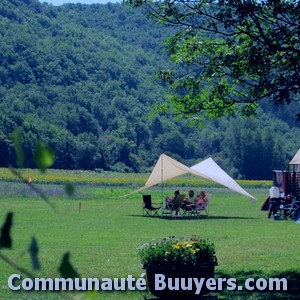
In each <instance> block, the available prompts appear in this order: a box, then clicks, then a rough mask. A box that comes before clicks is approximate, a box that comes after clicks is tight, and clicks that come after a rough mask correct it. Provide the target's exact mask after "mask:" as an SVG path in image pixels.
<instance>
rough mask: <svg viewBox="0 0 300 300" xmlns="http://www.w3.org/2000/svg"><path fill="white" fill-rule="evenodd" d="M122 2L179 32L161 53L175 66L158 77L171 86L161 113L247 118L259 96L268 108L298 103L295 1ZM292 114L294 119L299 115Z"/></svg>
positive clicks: (298, 4)
mask: <svg viewBox="0 0 300 300" xmlns="http://www.w3.org/2000/svg"><path fill="white" fill-rule="evenodd" d="M127 3H130V4H132V5H133V6H136V7H140V6H141V7H143V8H144V9H145V10H146V12H147V14H148V16H150V17H152V18H154V19H156V20H158V21H159V22H160V23H162V24H164V25H166V26H176V27H177V28H178V32H177V33H176V34H175V35H173V36H172V37H170V38H169V39H168V40H167V42H166V48H167V52H168V54H169V55H170V57H171V59H172V60H173V62H174V63H175V64H176V65H178V66H179V68H176V70H162V71H161V72H160V79H161V80H162V81H164V82H166V83H167V84H168V86H169V93H168V95H167V97H166V99H167V101H166V102H165V103H164V104H163V105H160V106H159V107H158V110H159V111H160V112H172V113H175V114H176V115H189V116H193V117H199V118H206V117H210V118H215V117H220V116H224V115H234V114H241V115H247V116H248V115H252V114H255V112H256V109H257V107H258V103H259V102H260V101H261V100H263V99H268V100H269V102H270V103H271V104H272V105H287V104H290V103H292V102H298V101H299V100H300V1H290V0H264V1H255V0H227V1H225V0H215V1H214V0H195V1H187V0H179V1H173V0H163V1H159V2H153V1H151V0H128V1H127ZM174 69H175V68H174ZM179 70H180V71H179ZM166 75H167V76H166ZM295 113H298V115H297V116H298V118H299V116H300V112H295Z"/></svg>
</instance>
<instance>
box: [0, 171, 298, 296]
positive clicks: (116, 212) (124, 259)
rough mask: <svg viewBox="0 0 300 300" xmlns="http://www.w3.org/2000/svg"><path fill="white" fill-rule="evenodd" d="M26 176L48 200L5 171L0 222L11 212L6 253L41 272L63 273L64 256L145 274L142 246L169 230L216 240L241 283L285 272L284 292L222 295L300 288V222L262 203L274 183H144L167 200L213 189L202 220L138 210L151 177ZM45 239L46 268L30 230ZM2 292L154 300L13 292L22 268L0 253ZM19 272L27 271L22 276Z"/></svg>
mask: <svg viewBox="0 0 300 300" xmlns="http://www.w3.org/2000/svg"><path fill="white" fill-rule="evenodd" d="M20 171H21V174H22V176H23V177H24V179H26V180H27V179H28V178H31V179H32V182H33V183H32V184H34V185H35V186H36V187H37V188H38V189H39V190H40V191H42V193H43V194H44V195H46V196H47V198H48V199H49V201H51V203H52V204H53V205H54V207H55V209H53V208H52V207H51V206H50V205H49V203H48V202H46V201H44V200H42V199H41V198H40V197H39V196H38V195H36V193H35V192H34V191H33V190H32V189H30V187H29V185H27V184H24V183H22V182H21V181H20V180H19V179H16V178H15V177H14V176H13V175H12V174H11V173H10V171H9V170H7V169H1V170H0V207H1V214H0V218H1V220H2V221H1V223H3V221H4V219H5V215H6V213H7V212H9V211H12V212H14V220H13V227H12V238H13V249H12V250H6V249H2V250H1V254H3V255H4V256H5V257H8V258H9V259H10V260H11V261H13V262H15V263H16V264H17V265H18V266H21V267H23V268H25V269H26V270H29V271H30V272H32V273H33V274H34V276H35V277H45V278H48V277H51V278H54V277H59V276H60V274H59V272H58V267H59V265H60V262H61V258H62V256H63V254H64V253H66V252H70V260H71V263H72V264H73V266H74V268H75V269H76V270H77V272H78V273H79V274H80V276H81V277H97V278H99V279H101V278H104V277H108V278H115V277H118V278H122V277H127V276H128V275H129V274H130V275H133V276H134V277H135V278H138V277H140V276H141V274H142V273H143V272H144V270H142V269H141V266H140V261H139V257H138V250H137V249H138V247H139V246H140V245H141V244H143V243H145V242H147V241H150V240H152V239H157V238H161V237H164V236H173V235H176V236H188V235H191V234H194V233H195V234H198V235H201V236H203V237H204V238H209V239H210V240H211V241H213V243H215V246H216V253H217V257H218V262H219V265H218V266H217V267H216V277H225V278H230V277H235V278H237V279H238V280H239V281H240V282H242V281H243V280H244V279H245V278H247V277H254V278H259V277H264V278H269V277H286V278H287V279H288V282H289V286H288V287H289V290H288V291H287V292H286V293H283V294H281V293H275V292H264V293H261V292H258V291H252V292H249V291H248V292H247V291H227V290H223V291H219V292H214V293H211V295H214V296H216V297H217V298H218V299H229V298H234V299H298V298H296V297H297V295H299V284H298V282H299V279H300V275H299V269H300V256H299V245H300V237H299V229H300V225H299V224H296V223H295V222H293V221H291V220H288V221H275V220H273V219H268V218H267V213H266V212H264V211H261V205H262V203H263V202H264V200H265V199H266V197H267V195H268V188H269V186H270V185H271V182H269V181H264V182H262V181H240V182H239V183H240V184H241V185H242V186H243V187H244V188H245V189H246V190H247V191H248V192H250V193H251V194H252V195H253V196H255V197H256V198H257V199H258V200H257V203H255V204H254V203H252V202H251V201H250V200H249V199H248V198H245V197H244V196H241V195H239V194H236V193H233V192H231V191H229V190H228V189H226V188H222V187H221V186H219V185H217V184H213V183H211V182H208V181H206V180H201V179H198V178H195V177H192V176H184V177H181V178H177V179H174V180H172V181H170V182H168V183H167V184H165V185H164V188H163V189H162V188H161V187H159V186H158V187H155V188H153V189H150V190H145V191H143V193H150V194H151V195H152V197H153V200H154V201H155V202H161V201H162V200H163V198H164V197H165V196H166V195H168V194H173V191H174V188H179V189H180V191H181V192H183V193H187V192H188V190H189V189H190V188H193V189H194V190H195V191H200V190H202V189H205V190H206V191H208V192H209V193H211V194H212V195H213V196H212V199H211V203H210V206H209V217H204V216H203V217H201V218H199V219H182V218H175V219H161V218H146V217H143V216H142V193H141V192H139V193H135V194H132V195H130V196H128V197H125V198H120V196H122V195H124V194H127V193H129V192H131V191H133V190H135V189H136V188H139V187H141V186H143V184H144V183H145V181H146V179H147V176H148V175H149V174H114V173H104V172H102V173H99V172H87V171H82V172H81V171H57V170H48V171H47V172H46V174H40V173H39V172H38V171H35V170H20ZM67 182H69V183H73V184H74V186H75V193H74V195H73V196H68V195H66V193H65V190H64V184H65V183H67ZM33 236H34V237H35V238H36V239H37V241H38V246H39V253H38V256H39V259H40V262H41V266H42V269H41V270H40V271H33V270H32V268H31V262H30V257H29V254H28V247H29V244H30V241H31V238H32V237H33ZM0 265H1V273H0V289H1V290H0V299H122V300H123V299H125V300H126V299H132V300H134V299H136V300H142V299H149V298H151V295H149V294H148V293H147V292H140V291H127V292H122V291H119V292H95V293H93V292H92V293H86V292H68V293H66V292H45V291H39V292H26V291H22V292H13V291H10V290H9V288H8V286H7V279H8V277H9V276H10V275H11V274H13V273H18V272H19V271H17V270H16V269H15V268H14V267H12V266H11V265H9V264H8V263H6V262H4V261H3V260H0ZM21 275H22V276H25V275H23V274H21Z"/></svg>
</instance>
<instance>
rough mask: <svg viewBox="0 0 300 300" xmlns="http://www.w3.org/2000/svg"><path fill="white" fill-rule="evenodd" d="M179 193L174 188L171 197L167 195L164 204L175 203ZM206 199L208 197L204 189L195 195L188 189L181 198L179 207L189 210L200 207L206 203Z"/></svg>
mask: <svg viewBox="0 0 300 300" xmlns="http://www.w3.org/2000/svg"><path fill="white" fill-rule="evenodd" d="M179 195H180V192H179V190H176V191H175V192H174V196H173V197H171V196H167V197H166V205H168V204H170V203H175V201H176V199H177V198H178V196H179ZM208 200H209V198H208V196H207V195H206V193H205V192H204V191H201V192H200V193H199V194H198V195H196V194H195V192H194V191H193V190H189V192H188V196H187V197H185V198H184V199H183V201H182V203H181V206H180V208H182V209H184V210H190V209H193V208H197V207H198V208H200V209H201V208H203V207H204V206H205V205H206V204H207V203H208Z"/></svg>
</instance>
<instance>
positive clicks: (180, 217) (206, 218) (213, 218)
mask: <svg viewBox="0 0 300 300" xmlns="http://www.w3.org/2000/svg"><path fill="white" fill-rule="evenodd" d="M127 216H128V217H137V218H145V219H146V218H149V219H153V218H156V219H162V220H180V221H184V220H209V219H210V220H231V219H235V220H254V219H256V218H252V217H235V216H204V215H203V216H200V217H182V216H179V217H169V216H167V217H156V216H151V217H146V216H143V215H127Z"/></svg>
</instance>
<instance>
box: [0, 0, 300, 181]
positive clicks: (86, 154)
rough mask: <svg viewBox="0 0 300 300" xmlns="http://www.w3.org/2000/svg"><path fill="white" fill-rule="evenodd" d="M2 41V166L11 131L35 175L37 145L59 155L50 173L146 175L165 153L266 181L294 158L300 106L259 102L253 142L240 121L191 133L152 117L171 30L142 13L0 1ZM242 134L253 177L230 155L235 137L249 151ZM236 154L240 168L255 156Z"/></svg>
mask: <svg viewBox="0 0 300 300" xmlns="http://www.w3.org/2000/svg"><path fill="white" fill-rule="evenodd" d="M0 31H1V39H0V48H1V51H0V111H1V114H0V158H1V159H0V166H7V165H8V164H9V163H12V162H14V161H15V159H14V153H13V151H12V147H11V145H12V141H11V133H12V132H13V131H14V129H15V128H16V127H20V128H21V133H22V139H23V143H24V151H25V154H26V157H27V160H26V163H27V164H26V166H27V167H35V162H34V159H33V157H34V151H35V143H36V141H37V140H42V141H44V142H45V143H46V144H47V145H49V146H50V147H52V148H53V149H54V151H55V161H54V164H53V168H63V169H95V168H99V169H104V170H117V171H124V172H125V171H127V172H128V171H134V172H139V171H149V170H150V169H151V168H152V166H153V164H154V163H155V162H156V160H157V158H158V156H159V155H160V154H161V153H162V152H167V153H168V154H170V155H171V156H173V157H174V158H177V159H178V160H180V161H182V162H183V163H186V164H188V165H191V164H193V163H195V162H198V161H200V160H201V159H204V158H206V157H208V156H210V155H212V156H213V157H214V158H215V159H216V160H217V161H218V163H220V164H221V166H222V167H223V168H224V169H225V170H228V171H230V172H232V173H231V174H233V175H234V176H236V177H238V176H239V177H243V178H245V177H247V178H250V177H251V178H252V177H253V178H256V177H257V178H262V177H265V178H270V176H271V168H273V167H276V168H282V167H284V166H285V164H286V162H287V161H288V159H290V158H291V156H292V155H293V154H294V153H295V152H296V150H297V149H298V148H299V142H298V141H299V138H298V139H297V137H299V135H300V133H299V126H298V125H297V124H295V123H294V116H293V114H294V111H295V108H296V107H297V106H296V104H294V105H295V106H294V107H293V108H290V107H286V108H285V110H277V109H275V108H273V107H272V109H270V106H269V105H268V102H267V101H265V102H264V103H263V105H262V108H263V110H260V112H259V114H260V115H261V118H259V120H258V123H257V124H255V126H254V125H253V132H249V131H246V129H245V128H247V127H248V125H249V124H248V123H247V122H242V121H240V120H234V119H232V120H230V119H226V118H222V119H219V120H215V121H214V122H208V123H206V124H204V126H203V127H200V128H195V127H190V126H189V123H191V119H190V118H188V117H184V118H182V119H181V120H178V119H175V118H173V116H170V115H164V114H159V115H158V114H154V113H153V110H154V109H153V106H154V105H156V104H161V103H163V102H164V95H165V93H166V86H165V84H162V85H160V84H158V83H157V80H156V77H155V73H156V72H158V70H159V69H161V68H163V69H168V68H170V67H171V66H172V64H171V62H170V61H169V60H168V56H167V54H166V53H165V52H164V40H165V39H166V38H167V37H168V36H171V35H172V34H174V32H175V30H174V28H173V27H163V26H159V25H157V24H155V23H154V22H153V20H151V19H147V18H145V16H144V13H143V11H142V10H140V9H133V8H132V7H130V6H126V5H122V4H118V3H116V4H106V5H100V4H99V5H82V4H70V5H63V6H58V7H55V6H52V5H48V4H45V3H44V4H41V3H39V2H38V1H37V0H24V1H23V0H2V1H1V3H0ZM177 70H178V71H180V72H182V71H183V70H184V68H181V67H180V68H178V69H177ZM267 112H270V113H267ZM274 116H276V118H277V119H280V120H283V121H280V122H279V121H278V120H277V119H276V118H274ZM266 120H267V121H266ZM192 121H194V119H193V120H192ZM233 124H236V125H235V126H236V127H237V128H236V129H234V128H233ZM234 130H236V131H234ZM243 134H245V135H247V136H248V138H249V139H251V141H252V142H251V141H249V147H252V148H251V149H252V150H253V151H260V153H264V154H263V155H264V157H265V159H264V160H262V161H260V163H259V165H258V164H257V163H256V166H255V171H251V173H250V172H249V171H247V166H245V164H243V162H240V161H238V160H237V158H236V157H237V156H236V155H235V150H236V149H235V148H234V147H233V146H232V145H235V143H236V142H237V139H238V138H239V137H240V139H241V141H244V142H245V140H244V139H243ZM224 141H226V142H224ZM254 142H255V143H256V144H257V145H258V146H257V148H255V147H254V146H253V143H254ZM271 142H272V143H271ZM231 143H232V145H231ZM251 143H252V144H251ZM267 144H269V145H268V146H267ZM271 144H272V145H274V146H270V145H271ZM245 145H246V143H245ZM247 145H248V144H247ZM245 147H246V146H245ZM269 148H270V149H271V150H269ZM238 151H240V152H239V153H241V156H240V158H242V157H244V156H245V155H246V154H247V155H248V156H250V154H251V153H246V152H247V149H244V148H241V149H238ZM256 154H257V153H256ZM253 155H254V152H253ZM271 158H272V159H271ZM249 159H250V158H249ZM251 159H252V158H251Z"/></svg>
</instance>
